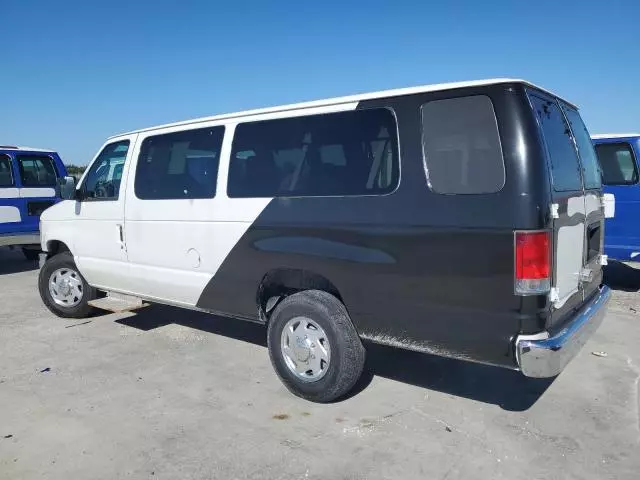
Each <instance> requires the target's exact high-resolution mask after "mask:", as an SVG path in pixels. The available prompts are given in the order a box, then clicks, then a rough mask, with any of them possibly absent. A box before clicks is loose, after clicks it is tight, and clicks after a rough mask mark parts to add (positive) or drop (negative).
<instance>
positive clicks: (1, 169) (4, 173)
mask: <svg viewBox="0 0 640 480" xmlns="http://www.w3.org/2000/svg"><path fill="white" fill-rule="evenodd" d="M2 187H13V173H12V171H11V157H9V155H3V154H0V188H2Z"/></svg>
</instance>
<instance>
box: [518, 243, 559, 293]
mask: <svg viewBox="0 0 640 480" xmlns="http://www.w3.org/2000/svg"><path fill="white" fill-rule="evenodd" d="M515 249H516V251H515V261H516V265H515V291H516V293H517V294H519V295H541V294H545V293H548V292H549V290H550V289H551V234H550V232H516V234H515Z"/></svg>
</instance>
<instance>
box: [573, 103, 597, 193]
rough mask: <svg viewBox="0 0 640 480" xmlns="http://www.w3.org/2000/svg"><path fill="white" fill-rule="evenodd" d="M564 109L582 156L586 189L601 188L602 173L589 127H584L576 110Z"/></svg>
mask: <svg viewBox="0 0 640 480" xmlns="http://www.w3.org/2000/svg"><path fill="white" fill-rule="evenodd" d="M563 109H564V113H565V114H566V116H567V119H568V120H569V124H570V125H571V131H572V132H573V136H574V138H575V139H576V146H577V147H578V153H579V154H580V161H581V162H582V172H583V175H584V188H586V189H590V188H601V187H602V173H601V172H600V165H599V164H598V157H597V156H596V151H595V149H594V148H593V142H592V141H591V135H589V132H588V131H587V127H586V126H585V125H584V122H583V121H582V118H581V117H580V114H579V113H578V112H577V111H576V110H574V109H573V108H570V107H567V106H563Z"/></svg>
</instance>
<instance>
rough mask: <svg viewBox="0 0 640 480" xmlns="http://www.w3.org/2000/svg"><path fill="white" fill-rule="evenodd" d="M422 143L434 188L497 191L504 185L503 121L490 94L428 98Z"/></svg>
mask: <svg viewBox="0 0 640 480" xmlns="http://www.w3.org/2000/svg"><path fill="white" fill-rule="evenodd" d="M422 144H423V151H424V156H425V161H426V166H427V176H428V178H429V185H430V186H431V189H432V190H433V191H435V192H438V193H445V194H474V193H494V192H497V191H499V190H501V189H502V187H503V186H504V181H505V173H504V160H503V158H502V148H501V146H500V136H499V133H498V123H497V120H496V115H495V112H494V110H493V104H492V103H491V99H490V98H489V97H487V96H485V95H477V96H471V97H458V98H448V99H445V100H435V101H433V102H429V103H425V104H424V105H423V106H422Z"/></svg>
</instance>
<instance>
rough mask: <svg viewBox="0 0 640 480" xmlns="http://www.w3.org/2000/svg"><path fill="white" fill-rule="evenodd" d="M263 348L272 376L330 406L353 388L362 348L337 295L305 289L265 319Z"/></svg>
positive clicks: (297, 392) (360, 367) (361, 366)
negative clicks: (267, 347) (269, 363)
mask: <svg viewBox="0 0 640 480" xmlns="http://www.w3.org/2000/svg"><path fill="white" fill-rule="evenodd" d="M267 336H268V342H267V343H268V346H269V356H270V357H271V363H272V365H273V367H274V369H275V370H276V373H277V374H278V376H279V377H280V379H281V380H282V382H283V383H284V384H285V386H286V387H287V388H288V389H289V391H291V392H292V393H293V394H295V395H297V396H299V397H302V398H305V399H307V400H311V401H314V402H330V401H333V400H336V399H338V398H340V397H342V396H343V395H345V394H346V393H347V392H349V390H351V389H352V388H353V386H354V385H355V383H356V382H357V381H358V379H359V378H360V375H361V374H362V370H363V369H364V361H365V350H364V346H363V345H362V342H361V341H360V337H359V336H358V332H357V331H356V329H355V327H354V326H353V323H351V319H350V318H349V314H348V313H347V310H346V308H345V307H344V305H343V304H342V302H340V301H339V300H338V299H337V298H336V297H334V296H333V295H331V294H329V293H327V292H323V291H320V290H306V291H303V292H299V293H296V294H294V295H291V296H289V297H287V298H285V299H284V300H282V301H281V302H280V303H279V304H278V306H277V307H276V308H275V310H274V311H273V314H272V315H271V318H270V319H269V330H268V333H267Z"/></svg>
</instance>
